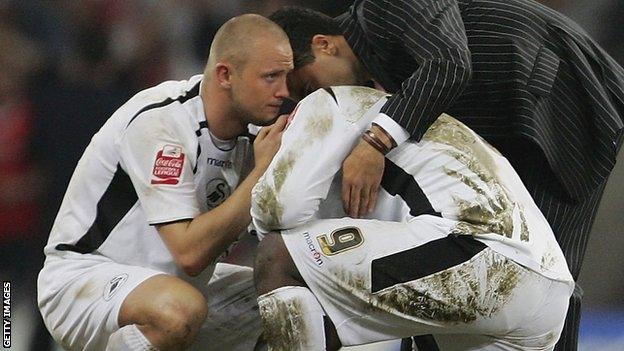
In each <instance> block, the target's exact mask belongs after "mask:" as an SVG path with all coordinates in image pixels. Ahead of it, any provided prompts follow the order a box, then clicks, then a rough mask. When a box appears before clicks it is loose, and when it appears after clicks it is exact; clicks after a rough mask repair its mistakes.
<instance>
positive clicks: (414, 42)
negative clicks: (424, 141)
mask: <svg viewBox="0 0 624 351" xmlns="http://www.w3.org/2000/svg"><path fill="white" fill-rule="evenodd" d="M368 6H370V9H371V11H370V12H369V13H376V14H377V16H371V17H370V19H369V21H371V22H375V23H370V24H371V25H369V26H368V27H369V28H385V29H386V30H387V32H386V33H391V34H392V36H394V37H395V38H396V40H397V42H399V43H401V45H402V46H403V50H405V51H406V52H407V53H408V54H409V55H410V56H411V57H412V58H413V59H414V60H415V61H416V62H417V64H418V66H419V67H418V69H417V70H416V71H415V72H414V73H413V74H412V75H411V76H410V77H409V78H407V79H406V80H405V81H403V83H402V84H401V87H400V89H399V90H398V91H397V92H395V94H394V95H393V96H392V98H390V99H389V100H388V102H387V103H386V105H385V106H384V107H383V108H382V110H381V112H382V113H385V114H387V115H388V116H390V117H392V119H394V120H395V121H396V122H397V123H398V124H400V125H401V126H402V127H403V128H405V129H406V130H407V131H408V132H409V133H410V134H411V137H412V138H413V139H416V140H420V138H421V137H422V135H423V134H424V133H425V131H426V130H427V128H429V126H430V125H431V123H433V121H434V120H435V119H436V118H437V117H438V116H439V115H440V114H441V113H442V112H444V111H445V110H446V109H447V107H448V106H449V105H450V104H451V103H452V102H453V101H454V100H455V98H456V97H457V96H458V95H459V94H460V93H461V92H462V91H463V90H464V88H465V87H466V85H467V83H468V80H469V79H470V76H471V64H470V51H469V49H468V42H467V39H466V33H465V28H464V24H463V22H462V19H461V16H460V12H459V7H458V4H457V1H455V0H428V1H417V0H390V1H371V2H370V3H369V5H368ZM375 7H378V8H377V9H375Z"/></svg>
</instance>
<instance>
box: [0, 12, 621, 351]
mask: <svg viewBox="0 0 624 351" xmlns="http://www.w3.org/2000/svg"><path fill="white" fill-rule="evenodd" d="M542 2H543V3H545V4H547V5H548V6H551V7H553V8H555V9H557V10H559V11H561V12H563V13H565V14H567V15H568V16H570V17H571V18H573V19H575V20H576V21H577V22H578V23H579V24H580V25H581V26H582V27H584V28H585V29H586V30H587V31H588V32H589V33H590V34H591V35H592V36H593V37H594V38H595V39H596V40H597V41H598V42H599V43H601V44H602V46H603V47H604V48H605V49H606V50H607V51H608V52H609V53H611V54H612V55H613V56H614V57H615V59H616V60H618V61H619V62H620V63H623V62H624V27H623V26H622V25H623V24H624V1H622V0H550V1H547V0H543V1H542ZM349 3H350V1H329V0H325V1H322V0H317V1H303V0H301V1H296V0H268V1H251V0H217V1H209V0H163V1H153V0H134V1H129V0H97V1H96V0H84V1H79V0H49V1H33V0H22V1H12V0H0V167H1V171H0V275H1V276H2V280H3V281H11V282H12V286H11V290H12V313H13V315H12V319H11V321H12V327H13V340H12V341H13V349H15V350H28V349H31V350H45V349H46V348H48V347H49V346H48V337H47V334H46V332H45V330H44V329H43V328H41V325H40V317H39V314H38V310H37V309H36V274H37V273H38V271H39V269H40V268H41V266H42V264H43V254H42V248H43V246H44V244H45V242H46V240H47V235H48V232H49V230H50V228H51V226H52V222H53V220H54V216H55V214H56V211H57V210H58V207H59V206H60V202H61V200H62V197H63V194H64V192H65V188H66V185H67V183H68V181H69V178H70V176H71V174H72V171H73V168H74V166H75V164H76V162H77V160H78V158H79V157H80V155H81V154H82V151H83V149H84V147H85V146H86V145H87V144H88V142H89V140H90V138H91V136H92V135H93V134H94V133H95V132H96V131H97V130H98V129H99V127H100V126H101V125H102V124H103V123H104V121H105V120H106V119H107V118H108V117H109V116H110V114H111V113H112V112H113V111H114V110H115V109H116V108H117V107H119V106H120V105H121V104H123V103H124V102H125V101H126V100H127V99H128V98H129V97H131V96H132V95H133V94H135V93H136V92H138V91H139V90H142V89H144V88H146V87H149V86H152V85H155V84H157V83H159V82H161V81H164V80H169V79H175V80H178V79H186V78H188V77H190V76H191V75H194V74H197V73H200V72H202V71H203V65H204V63H205V60H206V58H207V52H208V48H209V47H210V42H211V38H212V36H213V35H214V33H215V31H216V30H217V28H218V27H219V26H220V25H221V24H222V23H223V22H224V21H226V20H227V19H229V18H231V17H232V16H235V15H238V14H242V13H248V12H253V13H259V14H263V15H268V14H270V13H271V12H273V11H274V10H276V9H278V8H279V7H280V6H282V5H286V4H298V5H305V6H308V7H312V8H315V9H317V10H321V11H323V12H326V13H328V14H330V15H337V14H339V13H341V12H342V11H343V10H344V9H345V8H346V7H347V6H348V4H349ZM623 163H624V156H623V155H622V154H620V155H619V160H618V164H617V165H616V169H615V171H614V173H613V175H612V176H611V178H610V181H609V185H608V186H607V190H606V192H605V195H604V197H603V201H602V203H601V205H600V209H599V213H598V217H597V219H596V222H595V224H594V227H593V230H592V238H591V239H590V243H589V248H588V252H587V254H586V256H585V262H584V265H583V270H582V271H581V276H580V284H581V285H582V287H583V288H584V290H585V298H584V315H583V316H584V317H583V321H582V330H581V349H585V350H622V349H624V298H623V297H622V296H623V295H624V273H623V270H622V264H621V262H622V259H621V257H622V256H624V230H623V228H624V199H623V195H624V191H623V188H624V166H623Z"/></svg>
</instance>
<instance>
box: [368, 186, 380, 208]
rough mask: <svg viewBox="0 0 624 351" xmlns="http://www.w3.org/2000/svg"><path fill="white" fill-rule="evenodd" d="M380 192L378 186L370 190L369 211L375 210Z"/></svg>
mask: <svg viewBox="0 0 624 351" xmlns="http://www.w3.org/2000/svg"><path fill="white" fill-rule="evenodd" d="M378 194H379V188H378V187H372V188H371V191H370V197H369V199H368V208H367V213H371V212H373V210H374V209H375V205H376V204H377V195H378Z"/></svg>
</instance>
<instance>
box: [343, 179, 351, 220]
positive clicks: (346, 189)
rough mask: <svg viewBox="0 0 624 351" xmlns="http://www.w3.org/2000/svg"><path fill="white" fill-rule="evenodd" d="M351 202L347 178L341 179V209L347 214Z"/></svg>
mask: <svg viewBox="0 0 624 351" xmlns="http://www.w3.org/2000/svg"><path fill="white" fill-rule="evenodd" d="M350 203H351V185H350V184H348V182H347V179H346V178H343V179H342V209H343V210H344V212H345V213H346V214H347V215H348V214H349V209H350Z"/></svg>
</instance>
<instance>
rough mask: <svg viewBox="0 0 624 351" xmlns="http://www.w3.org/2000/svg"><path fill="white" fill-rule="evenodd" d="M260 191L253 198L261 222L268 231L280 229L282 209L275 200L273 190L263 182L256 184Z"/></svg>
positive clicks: (275, 194)
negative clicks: (259, 212)
mask: <svg viewBox="0 0 624 351" xmlns="http://www.w3.org/2000/svg"><path fill="white" fill-rule="evenodd" d="M258 184H259V185H260V189H259V191H258V193H257V195H256V197H255V201H256V204H257V205H258V208H259V209H260V211H261V213H262V221H263V222H264V224H265V225H266V226H267V227H268V228H269V229H278V228H280V220H281V218H282V214H283V213H284V208H283V206H282V204H281V203H280V202H279V200H278V198H277V193H276V192H275V189H273V188H272V187H271V186H269V185H268V184H266V183H265V182H262V183H258Z"/></svg>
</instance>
